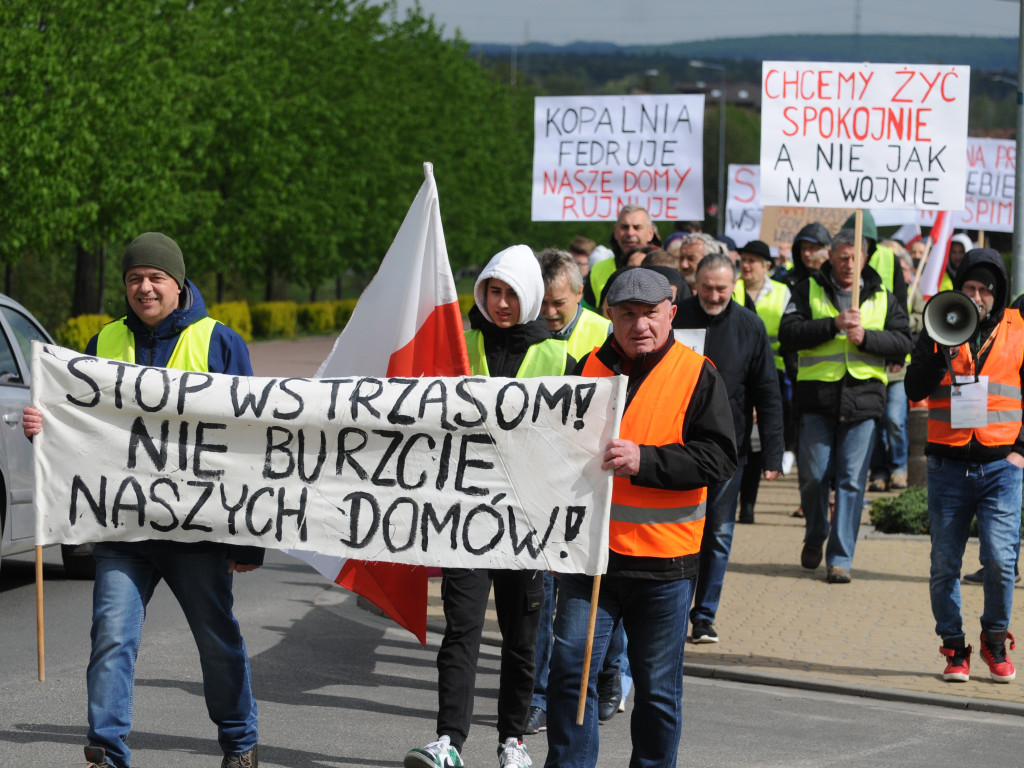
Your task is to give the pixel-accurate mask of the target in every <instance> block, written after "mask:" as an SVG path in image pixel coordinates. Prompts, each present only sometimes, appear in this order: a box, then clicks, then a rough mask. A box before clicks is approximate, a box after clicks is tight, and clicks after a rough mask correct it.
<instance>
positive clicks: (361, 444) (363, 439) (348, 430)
mask: <svg viewBox="0 0 1024 768" xmlns="http://www.w3.org/2000/svg"><path fill="white" fill-rule="evenodd" d="M349 435H353V436H354V437H355V438H356V443H357V444H354V445H352V446H351V447H350V446H349V445H348V441H347V440H346V438H347V437H348V436H349ZM369 439H370V436H369V435H367V434H366V432H364V431H363V430H361V429H359V428H358V427H345V428H344V429H342V430H341V431H340V432H338V458H337V460H336V461H335V465H334V474H336V475H337V476H338V477H341V468H342V466H343V465H344V464H345V462H348V465H349V466H350V467H352V469H353V471H355V473H356V477H358V478H359V479H360V480H365V479H366V478H368V477H369V476H370V475H369V474H368V473H367V472H366V470H365V469H363V467H362V465H361V464H360V463H359V462H358V461H356V460H355V459H353V458H352V454H353V453H359V451H361V450H363V448H365V447H366V443H367V442H368V441H369Z"/></svg>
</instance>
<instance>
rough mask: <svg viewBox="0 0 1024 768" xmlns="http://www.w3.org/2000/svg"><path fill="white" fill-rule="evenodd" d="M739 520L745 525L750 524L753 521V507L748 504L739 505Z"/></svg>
mask: <svg viewBox="0 0 1024 768" xmlns="http://www.w3.org/2000/svg"><path fill="white" fill-rule="evenodd" d="M739 521H740V522H741V523H744V524H747V525H750V524H751V523H753V522H754V507H753V506H748V505H746V504H744V505H743V506H741V507H740V517H739Z"/></svg>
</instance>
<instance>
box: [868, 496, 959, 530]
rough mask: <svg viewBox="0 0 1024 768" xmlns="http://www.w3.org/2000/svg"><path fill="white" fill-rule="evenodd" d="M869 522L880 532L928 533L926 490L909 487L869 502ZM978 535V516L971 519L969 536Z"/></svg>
mask: <svg viewBox="0 0 1024 768" xmlns="http://www.w3.org/2000/svg"><path fill="white" fill-rule="evenodd" d="M871 523H872V525H874V526H875V529H876V530H878V531H880V532H881V533H919V534H928V533H930V532H931V529H930V527H929V525H928V490H927V489H926V488H919V487H911V488H907V490H905V491H903V493H901V494H900V495H899V496H892V497H889V498H883V499H875V500H874V501H873V502H871ZM977 535H978V518H976V517H975V518H974V519H973V520H971V536H977Z"/></svg>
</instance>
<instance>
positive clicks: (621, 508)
mask: <svg viewBox="0 0 1024 768" xmlns="http://www.w3.org/2000/svg"><path fill="white" fill-rule="evenodd" d="M706 507H707V502H706V501H702V502H701V503H700V504H697V505H696V506H689V507H665V508H664V509H654V508H651V507H627V506H626V505H625V504H612V510H611V514H612V520H614V521H615V522H616V523H633V524H635V525H663V524H666V523H692V522H694V521H695V520H700V519H702V518H703V517H704V512H705V509H706Z"/></svg>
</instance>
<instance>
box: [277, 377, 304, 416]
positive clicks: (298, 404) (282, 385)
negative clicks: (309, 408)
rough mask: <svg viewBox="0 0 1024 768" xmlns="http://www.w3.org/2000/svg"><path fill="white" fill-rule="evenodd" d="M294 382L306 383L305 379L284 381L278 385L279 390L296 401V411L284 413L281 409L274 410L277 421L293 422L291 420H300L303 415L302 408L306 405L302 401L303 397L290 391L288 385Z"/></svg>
mask: <svg viewBox="0 0 1024 768" xmlns="http://www.w3.org/2000/svg"><path fill="white" fill-rule="evenodd" d="M293 381H305V379H282V380H281V383H280V384H278V385H277V386H278V388H280V390H281V391H282V392H284V393H285V394H286V395H288V396H289V397H290V398H292V399H293V400H294V401H295V410H294V411H282V410H281V409H279V408H275V409H274V418H275V419H283V420H285V421H288V420H291V419H296V418H298V417H299V415H300V414H301V413H302V408H303V405H304V403H303V400H302V395H300V394H299V393H298V392H296V391H295V390H292V389H288V384H290V383H291V382H293Z"/></svg>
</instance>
